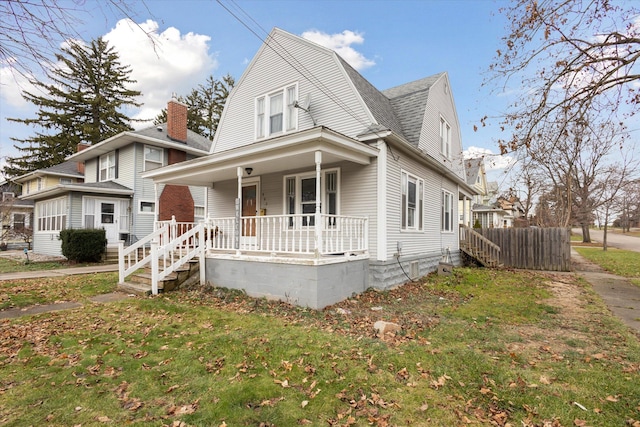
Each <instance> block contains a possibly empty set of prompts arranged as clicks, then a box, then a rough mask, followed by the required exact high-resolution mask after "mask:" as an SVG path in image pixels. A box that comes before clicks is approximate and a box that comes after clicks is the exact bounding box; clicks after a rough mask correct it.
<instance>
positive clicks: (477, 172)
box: [458, 157, 489, 227]
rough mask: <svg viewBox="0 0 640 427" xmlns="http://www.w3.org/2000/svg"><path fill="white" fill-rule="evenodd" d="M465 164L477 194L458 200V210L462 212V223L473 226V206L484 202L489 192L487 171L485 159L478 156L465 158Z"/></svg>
mask: <svg viewBox="0 0 640 427" xmlns="http://www.w3.org/2000/svg"><path fill="white" fill-rule="evenodd" d="M464 166H465V171H466V179H467V184H469V185H470V186H472V187H473V188H474V189H475V190H476V192H477V194H475V195H474V196H473V198H471V199H469V200H468V199H463V200H460V201H459V202H458V211H459V214H460V221H459V222H460V224H464V225H467V226H470V227H473V220H474V218H473V207H474V206H480V205H482V204H484V202H485V197H486V195H487V194H488V193H489V191H488V187H487V173H486V171H485V168H484V159H483V158H482V157H478V158H475V159H465V160H464Z"/></svg>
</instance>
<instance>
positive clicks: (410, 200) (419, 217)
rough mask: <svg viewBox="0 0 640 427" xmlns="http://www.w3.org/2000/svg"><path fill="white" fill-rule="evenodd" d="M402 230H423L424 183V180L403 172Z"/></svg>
mask: <svg viewBox="0 0 640 427" xmlns="http://www.w3.org/2000/svg"><path fill="white" fill-rule="evenodd" d="M401 186H402V188H401V194H402V196H401V199H402V202H401V203H402V206H401V209H402V229H403V230H422V228H423V206H424V203H423V198H424V196H423V195H424V182H423V181H422V179H420V178H418V177H416V176H413V175H411V174H409V173H407V172H404V171H402V183H401Z"/></svg>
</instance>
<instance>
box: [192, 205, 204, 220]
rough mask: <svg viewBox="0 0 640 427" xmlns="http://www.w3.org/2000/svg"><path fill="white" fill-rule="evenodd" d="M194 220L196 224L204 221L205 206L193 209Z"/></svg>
mask: <svg viewBox="0 0 640 427" xmlns="http://www.w3.org/2000/svg"><path fill="white" fill-rule="evenodd" d="M193 219H194V221H195V222H199V221H200V220H203V219H204V206H194V207H193Z"/></svg>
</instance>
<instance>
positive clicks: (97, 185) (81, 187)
mask: <svg viewBox="0 0 640 427" xmlns="http://www.w3.org/2000/svg"><path fill="white" fill-rule="evenodd" d="M72 191H77V192H80V193H88V194H100V195H109V196H127V197H129V196H131V195H132V194H133V190H132V189H130V188H128V187H125V186H124V185H120V184H118V183H115V182H112V181H107V182H92V183H75V184H58V185H56V186H53V187H49V188H45V189H44V190H41V191H36V192H35V193H29V194H23V195H22V196H20V198H21V199H24V200H39V199H44V198H48V197H54V196H59V195H61V194H66V193H69V192H72Z"/></svg>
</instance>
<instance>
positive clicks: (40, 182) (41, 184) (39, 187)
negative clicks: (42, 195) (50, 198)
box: [37, 178, 44, 191]
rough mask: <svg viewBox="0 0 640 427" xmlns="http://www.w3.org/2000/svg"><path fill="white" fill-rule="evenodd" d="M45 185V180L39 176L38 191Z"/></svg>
mask: <svg viewBox="0 0 640 427" xmlns="http://www.w3.org/2000/svg"><path fill="white" fill-rule="evenodd" d="M43 187H44V180H43V179H42V178H38V187H37V188H38V191H40V190H42V188H43Z"/></svg>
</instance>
